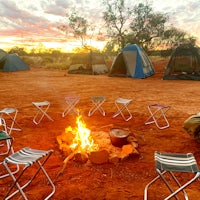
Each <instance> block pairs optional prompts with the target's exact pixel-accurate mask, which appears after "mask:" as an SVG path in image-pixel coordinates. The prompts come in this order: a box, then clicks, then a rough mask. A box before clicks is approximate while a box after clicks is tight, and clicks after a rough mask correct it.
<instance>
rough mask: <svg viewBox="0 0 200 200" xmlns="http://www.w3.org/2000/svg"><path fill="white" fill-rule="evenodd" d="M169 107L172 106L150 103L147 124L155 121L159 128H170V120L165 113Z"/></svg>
mask: <svg viewBox="0 0 200 200" xmlns="http://www.w3.org/2000/svg"><path fill="white" fill-rule="evenodd" d="M169 109H170V106H163V105H158V104H152V105H149V106H148V110H149V113H150V117H149V118H148V119H147V120H146V122H145V125H148V124H152V123H155V124H156V126H157V127H158V128H159V129H165V128H168V127H169V122H168V120H167V117H166V115H165V114H166V112H167V111H168V110H169ZM158 121H159V122H158Z"/></svg>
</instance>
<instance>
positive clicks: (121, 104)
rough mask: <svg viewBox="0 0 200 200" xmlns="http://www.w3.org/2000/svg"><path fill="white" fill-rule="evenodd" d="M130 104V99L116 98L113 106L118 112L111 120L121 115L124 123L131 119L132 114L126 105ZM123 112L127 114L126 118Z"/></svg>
mask: <svg viewBox="0 0 200 200" xmlns="http://www.w3.org/2000/svg"><path fill="white" fill-rule="evenodd" d="M131 102H132V99H124V98H118V99H116V100H115V105H116V107H117V109H118V111H117V112H116V113H115V114H114V115H113V118H115V117H117V116H118V115H120V114H121V116H122V118H123V119H124V120H125V121H128V120H130V119H131V118H132V114H131V112H130V110H129V109H128V105H129V104H130V103H131ZM125 112H127V113H128V116H125Z"/></svg>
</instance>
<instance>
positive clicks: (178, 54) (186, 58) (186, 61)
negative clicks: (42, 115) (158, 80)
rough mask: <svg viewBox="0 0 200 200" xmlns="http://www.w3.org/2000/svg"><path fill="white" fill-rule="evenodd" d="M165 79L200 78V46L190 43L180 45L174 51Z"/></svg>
mask: <svg viewBox="0 0 200 200" xmlns="http://www.w3.org/2000/svg"><path fill="white" fill-rule="evenodd" d="M163 79H164V80H166V79H168V80H173V79H175V80H177V79H179V80H180V79H183V80H200V54H199V48H198V47H195V46H192V45H190V44H183V45H180V46H178V47H177V48H176V49H175V50H174V51H173V52H172V55H171V57H170V60H169V62H168V64H167V66H166V69H165V73H164V76H163Z"/></svg>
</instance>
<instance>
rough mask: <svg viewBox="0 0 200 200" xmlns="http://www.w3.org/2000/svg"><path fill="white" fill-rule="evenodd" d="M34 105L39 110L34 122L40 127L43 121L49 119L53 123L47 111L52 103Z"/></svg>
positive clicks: (43, 102) (36, 103) (44, 102)
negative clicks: (45, 118)
mask: <svg viewBox="0 0 200 200" xmlns="http://www.w3.org/2000/svg"><path fill="white" fill-rule="evenodd" d="M32 104H33V105H34V106H35V107H36V108H37V112H36V114H35V116H34V118H33V122H34V123H35V124H36V125H38V124H39V123H40V122H41V121H42V119H43V118H44V116H45V117H47V118H48V119H49V120H51V121H53V119H52V118H51V117H50V116H49V115H48V114H47V111H48V109H49V107H50V102H48V101H42V102H32Z"/></svg>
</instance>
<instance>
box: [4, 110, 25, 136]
mask: <svg viewBox="0 0 200 200" xmlns="http://www.w3.org/2000/svg"><path fill="white" fill-rule="evenodd" d="M17 113H18V110H17V109H16V108H4V109H2V110H1V111H0V117H3V118H4V119H5V120H6V125H7V130H9V131H8V134H9V135H10V134H11V132H12V131H21V130H22V128H21V127H20V125H19V124H18V123H17V121H16V118H17ZM14 126H15V127H14Z"/></svg>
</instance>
